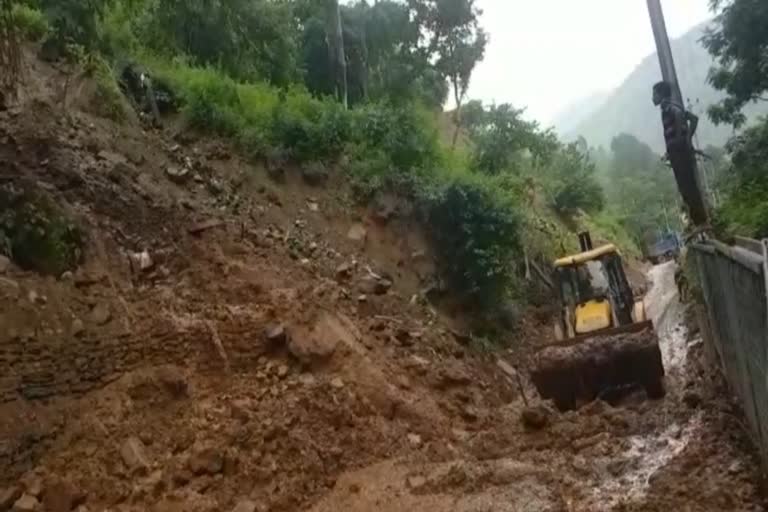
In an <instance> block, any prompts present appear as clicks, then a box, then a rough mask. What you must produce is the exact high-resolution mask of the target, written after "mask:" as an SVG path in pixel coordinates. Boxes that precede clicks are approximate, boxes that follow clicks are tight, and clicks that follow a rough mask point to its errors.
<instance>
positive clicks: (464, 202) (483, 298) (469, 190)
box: [428, 179, 522, 308]
mask: <svg viewBox="0 0 768 512" xmlns="http://www.w3.org/2000/svg"><path fill="white" fill-rule="evenodd" d="M428 222H429V226H430V228H431V233H432V238H433V242H434V244H435V248H436V250H437V253H438V254H443V255H446V256H447V257H445V258H443V259H442V261H441V270H442V273H443V275H444V276H445V277H446V278H447V280H448V282H449V284H450V285H451V286H452V288H453V289H454V290H456V291H457V292H459V293H460V294H462V295H463V296H464V297H465V298H466V299H467V300H468V303H469V304H470V305H472V306H476V307H479V308H487V307H489V306H492V305H494V304H497V303H498V302H499V301H500V300H501V299H502V298H503V296H504V294H505V292H507V291H508V290H509V288H510V285H511V284H512V280H513V275H514V272H513V271H514V266H513V265H514V261H515V260H516V259H517V260H519V257H520V255H521V252H522V251H521V244H520V235H521V234H520V228H521V223H520V218H519V215H518V213H517V211H516V210H515V208H514V206H513V205H512V204H509V203H508V202H506V201H505V200H504V198H503V197H502V196H500V195H499V194H498V193H497V192H496V191H495V190H494V188H493V187H492V186H491V185H490V184H489V183H488V182H487V181H483V180H478V179H465V180H457V181H455V182H453V183H451V184H450V185H448V186H447V187H445V188H444V189H443V190H442V191H440V193H438V194H436V196H435V197H434V198H432V199H431V201H430V202H429V204H428Z"/></svg>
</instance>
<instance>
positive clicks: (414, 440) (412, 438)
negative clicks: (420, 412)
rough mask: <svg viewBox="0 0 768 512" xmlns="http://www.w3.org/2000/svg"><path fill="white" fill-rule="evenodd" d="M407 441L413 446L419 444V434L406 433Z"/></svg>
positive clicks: (416, 446)
mask: <svg viewBox="0 0 768 512" xmlns="http://www.w3.org/2000/svg"><path fill="white" fill-rule="evenodd" d="M408 443H409V444H410V445H411V446H413V447H414V448H418V447H419V446H421V436H420V435H419V434H408Z"/></svg>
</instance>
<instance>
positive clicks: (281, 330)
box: [264, 324, 288, 345]
mask: <svg viewBox="0 0 768 512" xmlns="http://www.w3.org/2000/svg"><path fill="white" fill-rule="evenodd" d="M287 337H288V336H287V334H286V332H285V326H284V325H282V324H278V325H271V326H269V327H267V328H266V329H265V330H264V338H265V339H266V340H267V341H268V342H269V343H272V344H274V345H282V344H283V343H285V341H286V339H287Z"/></svg>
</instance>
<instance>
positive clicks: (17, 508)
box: [11, 494, 39, 512]
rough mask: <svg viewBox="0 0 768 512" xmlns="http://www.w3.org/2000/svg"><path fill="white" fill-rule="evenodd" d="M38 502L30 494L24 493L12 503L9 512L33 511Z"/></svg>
mask: <svg viewBox="0 0 768 512" xmlns="http://www.w3.org/2000/svg"><path fill="white" fill-rule="evenodd" d="M38 505H39V502H38V501H37V498H35V497H34V496H32V495H29V494H25V495H23V496H22V497H21V498H19V499H18V500H16V502H15V503H14V504H13V508H12V509H11V512H35V510H37V507H38Z"/></svg>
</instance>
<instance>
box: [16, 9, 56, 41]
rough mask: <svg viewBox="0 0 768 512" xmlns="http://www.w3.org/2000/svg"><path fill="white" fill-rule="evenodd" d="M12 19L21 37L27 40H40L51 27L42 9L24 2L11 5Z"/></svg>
mask: <svg viewBox="0 0 768 512" xmlns="http://www.w3.org/2000/svg"><path fill="white" fill-rule="evenodd" d="M13 20H14V23H15V24H16V27H17V28H18V29H19V30H20V31H21V34H22V37H24V39H27V40H29V41H41V40H42V39H43V38H44V37H45V36H46V35H48V32H49V31H50V28H51V27H50V25H49V24H48V19H47V18H46V17H45V15H44V14H43V13H42V11H40V10H39V9H35V8H33V7H30V6H28V5H25V4H15V5H14V6H13Z"/></svg>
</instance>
